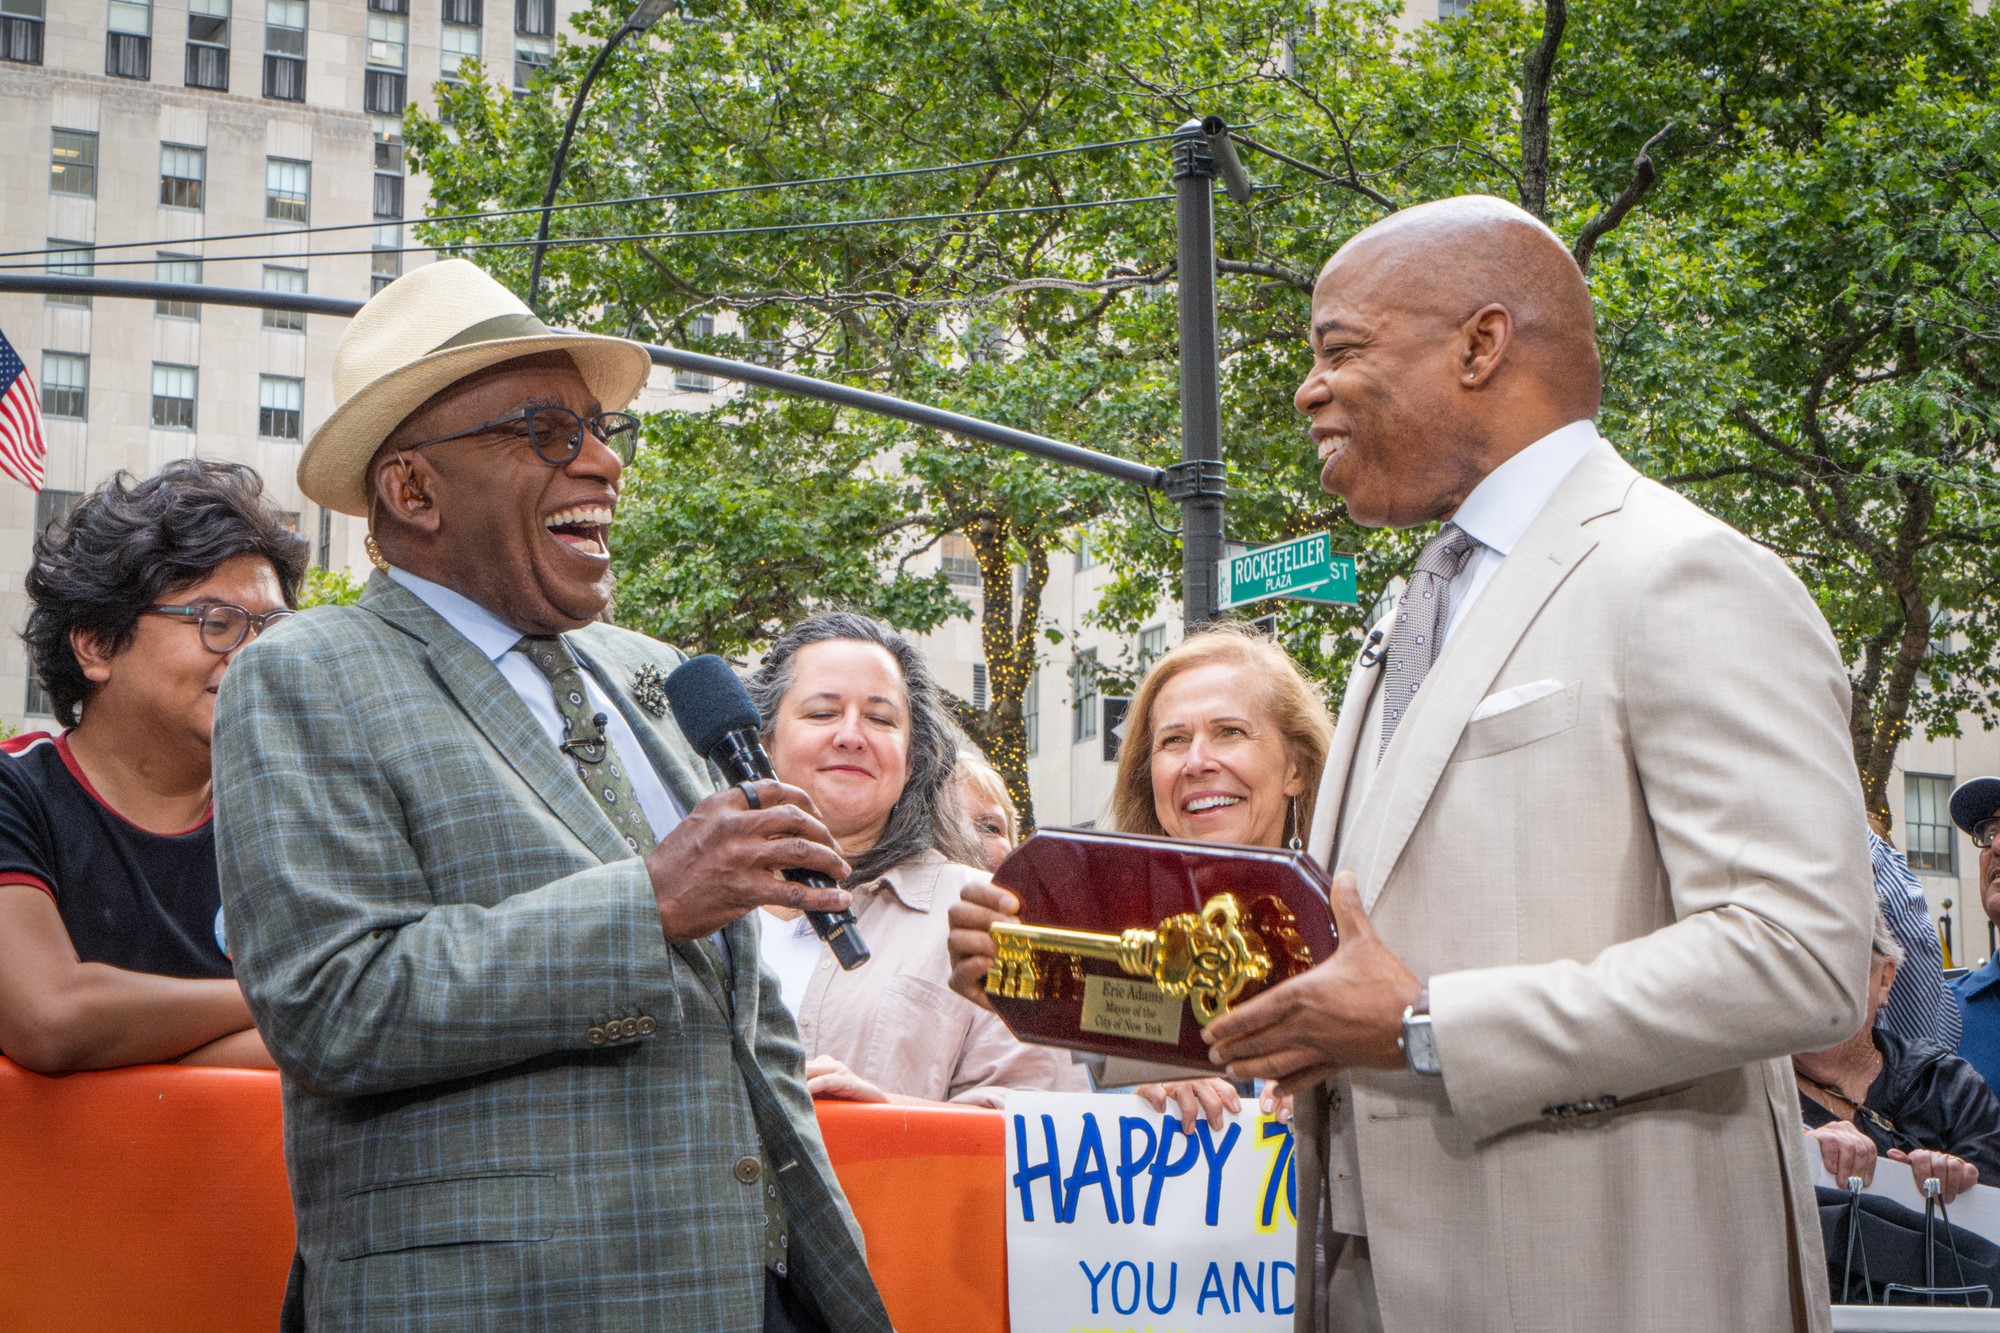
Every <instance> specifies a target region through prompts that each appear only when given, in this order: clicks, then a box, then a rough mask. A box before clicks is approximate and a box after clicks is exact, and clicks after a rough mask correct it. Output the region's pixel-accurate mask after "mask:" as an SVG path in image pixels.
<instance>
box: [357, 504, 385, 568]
mask: <svg viewBox="0 0 2000 1333" xmlns="http://www.w3.org/2000/svg"><path fill="white" fill-rule="evenodd" d="M361 549H362V550H364V551H366V552H367V553H368V563H369V564H371V565H373V566H375V568H377V569H379V570H381V571H382V572H383V573H384V574H387V573H388V572H389V562H388V561H387V560H385V559H384V558H383V557H382V548H381V546H379V545H378V544H377V543H376V541H375V492H374V491H373V490H372V489H371V490H370V491H369V492H368V535H367V536H366V537H363V538H362V539H361Z"/></svg>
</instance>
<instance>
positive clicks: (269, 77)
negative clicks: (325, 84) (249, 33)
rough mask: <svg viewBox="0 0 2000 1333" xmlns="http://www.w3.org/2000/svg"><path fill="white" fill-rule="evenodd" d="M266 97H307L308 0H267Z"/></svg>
mask: <svg viewBox="0 0 2000 1333" xmlns="http://www.w3.org/2000/svg"><path fill="white" fill-rule="evenodd" d="M264 96H266V97H270V98H275V99H276V100H278V101H281V102H302V101H304V100H305V96H306V0H264Z"/></svg>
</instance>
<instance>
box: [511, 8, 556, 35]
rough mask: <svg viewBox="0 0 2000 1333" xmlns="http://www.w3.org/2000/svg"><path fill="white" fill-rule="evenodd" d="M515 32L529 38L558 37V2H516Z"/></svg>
mask: <svg viewBox="0 0 2000 1333" xmlns="http://www.w3.org/2000/svg"><path fill="white" fill-rule="evenodd" d="M514 31H515V32H518V33H522V34H524V35H526V36H529V37H553V36H555V35H556V0H514Z"/></svg>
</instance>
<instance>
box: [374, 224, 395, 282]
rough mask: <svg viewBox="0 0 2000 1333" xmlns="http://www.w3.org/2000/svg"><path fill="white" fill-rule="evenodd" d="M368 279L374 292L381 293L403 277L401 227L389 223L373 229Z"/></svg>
mask: <svg viewBox="0 0 2000 1333" xmlns="http://www.w3.org/2000/svg"><path fill="white" fill-rule="evenodd" d="M369 261H370V263H369V267H370V272H369V277H370V280H371V281H372V283H373V285H374V290H375V291H378V292H379V291H381V290H382V289H383V288H384V287H387V286H388V285H389V284H390V283H392V282H394V281H395V280H396V279H397V278H400V277H402V276H403V225H402V224H401V223H400V222H396V223H391V224H389V225H388V226H385V227H377V228H376V229H375V247H374V253H373V254H372V255H370V256H369Z"/></svg>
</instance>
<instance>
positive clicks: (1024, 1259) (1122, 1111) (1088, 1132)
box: [1006, 1092, 1298, 1333]
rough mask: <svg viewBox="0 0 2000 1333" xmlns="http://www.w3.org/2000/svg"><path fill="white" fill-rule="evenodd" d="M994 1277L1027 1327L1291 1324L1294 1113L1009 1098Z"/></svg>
mask: <svg viewBox="0 0 2000 1333" xmlns="http://www.w3.org/2000/svg"><path fill="white" fill-rule="evenodd" d="M1006 1118H1007V1186H1008V1188H1007V1287H1008V1313H1009V1318H1010V1321H1011V1323H1012V1326H1013V1327H1015V1328H1017V1329H1033V1330H1035V1331H1036V1333H1211V1331H1212V1333H1266V1331H1267V1330H1268V1331H1269V1333H1288V1330H1290V1328H1291V1326H1292V1304H1293V1298H1294V1295H1295V1290H1296V1283H1295V1278H1296V1270H1295V1269H1294V1266H1293V1260H1294V1258H1295V1255H1296V1249H1295V1238H1296V1235H1297V1224H1296V1222H1295V1221H1294V1210H1295V1209H1296V1207H1297V1202H1296V1201H1297V1197H1298V1196H1297V1187H1296V1184H1295V1181H1294V1173H1293V1168H1292V1136H1291V1127H1290V1126H1289V1125H1287V1124H1284V1123H1281V1122H1280V1121H1278V1120H1277V1118H1276V1117H1274V1116H1266V1115H1263V1114H1260V1113H1259V1112H1258V1111H1257V1109H1256V1103H1255V1102H1254V1101H1252V1100H1250V1099H1248V1098H1246V1099H1245V1104H1244V1108H1243V1110H1242V1111H1241V1112H1239V1113H1238V1114H1237V1115H1235V1116H1232V1117H1230V1119H1228V1120H1227V1121H1225V1122H1224V1124H1223V1127H1222V1128H1221V1129H1220V1130H1219V1131H1218V1130H1212V1129H1210V1128H1209V1126H1208V1123H1207V1121H1205V1120H1204V1121H1198V1122H1197V1123H1196V1125H1195V1132H1194V1133H1192V1134H1187V1133H1184V1132H1182V1130H1181V1125H1180V1117H1179V1115H1178V1114H1173V1115H1162V1114H1161V1113H1160V1112H1158V1111H1155V1110H1153V1109H1152V1108H1151V1107H1149V1106H1147V1105H1146V1103H1145V1102H1143V1101H1141V1100H1140V1099H1139V1098H1137V1097H1130V1096H1094V1095H1090V1094H1086V1093H1055V1092H1049V1093H1018V1092H1017V1093H1013V1094H1010V1095H1009V1096H1008V1098H1007V1110H1006Z"/></svg>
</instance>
